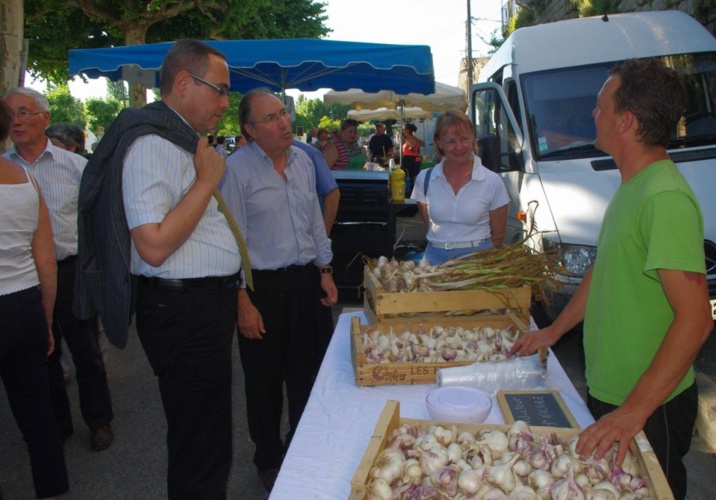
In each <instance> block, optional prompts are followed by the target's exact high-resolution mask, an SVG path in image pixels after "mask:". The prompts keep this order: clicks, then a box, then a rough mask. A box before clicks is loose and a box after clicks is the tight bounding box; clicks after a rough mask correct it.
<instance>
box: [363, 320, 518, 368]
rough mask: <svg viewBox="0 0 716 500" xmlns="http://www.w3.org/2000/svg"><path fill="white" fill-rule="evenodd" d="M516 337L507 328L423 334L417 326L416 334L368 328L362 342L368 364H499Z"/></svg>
mask: <svg viewBox="0 0 716 500" xmlns="http://www.w3.org/2000/svg"><path fill="white" fill-rule="evenodd" d="M379 326H380V325H379ZM383 328H385V326H384V327H383ZM519 334H520V332H519V331H517V330H514V329H513V328H510V327H508V328H503V329H497V328H490V327H482V328H481V327H479V326H476V327H475V328H463V327H461V326H445V327H442V326H433V327H432V328H430V330H428V331H426V330H425V329H424V328H423V326H422V324H420V325H418V329H417V331H416V332H415V333H413V332H412V331H411V330H410V328H409V327H407V328H405V330H403V331H402V332H400V333H395V332H394V331H393V327H392V326H389V327H388V331H387V332H384V331H383V330H382V329H380V328H374V329H370V328H369V329H367V330H366V331H365V332H363V333H362V335H361V341H362V343H363V349H364V350H363V352H365V354H366V361H367V362H368V363H442V362H446V361H451V362H458V361H470V362H476V361H500V360H503V359H507V357H508V352H509V350H510V348H511V347H512V345H513V344H514V343H515V341H516V340H517V338H518V337H519Z"/></svg>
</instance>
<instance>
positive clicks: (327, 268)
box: [320, 266, 333, 274]
mask: <svg viewBox="0 0 716 500" xmlns="http://www.w3.org/2000/svg"><path fill="white" fill-rule="evenodd" d="M320 270H321V274H333V268H332V267H331V266H325V267H321V268H320Z"/></svg>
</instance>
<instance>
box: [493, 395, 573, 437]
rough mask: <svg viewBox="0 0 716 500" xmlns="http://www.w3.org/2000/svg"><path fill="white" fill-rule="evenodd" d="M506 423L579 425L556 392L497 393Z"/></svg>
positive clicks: (555, 425)
mask: <svg viewBox="0 0 716 500" xmlns="http://www.w3.org/2000/svg"><path fill="white" fill-rule="evenodd" d="M497 402H498V403H499V405H500V410H501V411H502V415H503V416H504V417H505V422H506V423H508V424H511V423H513V422H514V421H515V420H522V421H524V422H526V423H527V424H528V425H534V426H540V427H572V428H574V429H579V428H580V427H579V424H577V421H576V420H574V416H573V415H572V413H571V412H570V411H569V408H567V405H566V404H564V400H563V399H562V396H560V395H559V393H558V392H556V391H497Z"/></svg>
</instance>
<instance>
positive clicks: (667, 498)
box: [349, 401, 674, 500]
mask: <svg viewBox="0 0 716 500" xmlns="http://www.w3.org/2000/svg"><path fill="white" fill-rule="evenodd" d="M403 423H407V424H410V425H413V426H417V427H419V428H421V429H423V430H427V428H428V426H430V425H433V424H436V423H437V424H442V425H455V426H456V427H457V429H458V433H460V432H463V431H469V432H472V433H476V432H478V431H479V430H481V429H490V430H494V429H500V430H503V431H505V430H507V429H508V428H509V426H508V425H498V424H452V423H449V422H435V421H431V420H417V419H410V418H400V403H399V402H398V401H386V404H385V408H384V409H383V412H382V413H381V415H380V418H379V419H378V423H377V424H376V426H375V430H374V431H373V435H372V436H371V438H370V441H369V442H368V446H367V447H366V450H365V452H364V453H363V458H362V460H361V461H360V464H359V465H358V468H357V469H356V472H355V474H354V475H353V479H352V480H351V494H350V497H349V498H350V500H364V499H367V498H368V494H367V492H368V478H369V474H370V470H371V469H372V468H373V464H374V463H375V459H376V457H377V456H378V453H380V452H381V451H382V450H383V449H385V448H387V447H388V445H389V444H390V443H389V439H390V435H391V433H392V432H393V430H395V429H397V428H398V427H399V426H400V425H401V424H403ZM530 430H532V431H533V432H535V433H540V434H546V435H550V434H551V433H555V434H557V436H558V437H560V438H561V439H564V440H569V439H570V438H571V437H572V436H576V435H578V434H579V433H580V432H581V431H580V430H578V429H560V428H554V427H530ZM637 443H638V444H637ZM630 448H631V451H632V453H633V454H634V456H635V457H636V458H637V461H638V463H639V468H640V470H641V473H642V475H644V476H645V477H647V478H648V480H649V485H648V487H649V497H650V498H652V499H654V500H673V498H674V496H673V495H672V493H671V489H670V488H669V484H668V483H667V482H666V477H664V472H663V471H662V470H661V467H660V466H659V461H658V460H657V458H656V455H655V454H654V451H653V450H652V448H651V445H650V444H649V441H648V440H647V439H646V436H645V435H644V433H643V432H640V433H639V434H637V435H636V437H635V438H634V439H633V440H632V442H631V443H630Z"/></svg>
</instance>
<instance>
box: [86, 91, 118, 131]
mask: <svg viewBox="0 0 716 500" xmlns="http://www.w3.org/2000/svg"><path fill="white" fill-rule="evenodd" d="M125 107H126V105H125V104H124V103H122V102H120V101H118V100H116V99H112V98H111V97H110V98H108V99H107V100H104V99H87V100H86V101H85V103H84V113H85V118H86V120H87V128H88V129H90V130H92V131H93V132H99V131H100V130H102V128H104V129H105V130H106V129H107V127H109V125H110V124H111V123H112V122H113V121H114V119H115V118H116V117H117V115H118V114H119V112H120V111H121V110H122V109H123V108H125Z"/></svg>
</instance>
